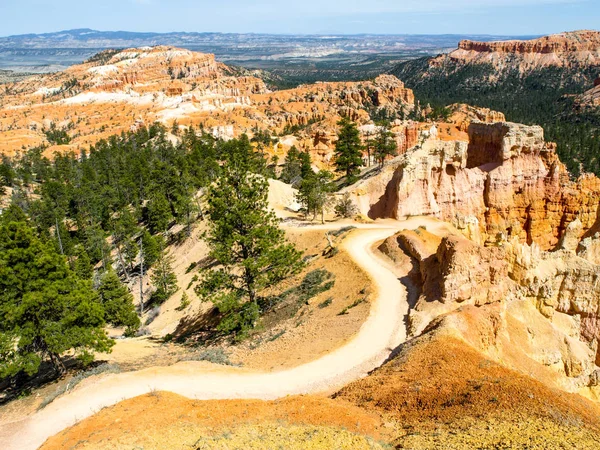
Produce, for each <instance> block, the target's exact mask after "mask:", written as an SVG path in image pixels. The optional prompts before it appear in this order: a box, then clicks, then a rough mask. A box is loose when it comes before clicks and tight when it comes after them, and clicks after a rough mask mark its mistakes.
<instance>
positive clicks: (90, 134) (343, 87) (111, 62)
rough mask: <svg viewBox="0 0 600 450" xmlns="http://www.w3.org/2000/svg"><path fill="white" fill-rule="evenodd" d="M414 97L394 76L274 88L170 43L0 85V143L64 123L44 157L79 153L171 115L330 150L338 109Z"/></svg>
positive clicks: (34, 141)
mask: <svg viewBox="0 0 600 450" xmlns="http://www.w3.org/2000/svg"><path fill="white" fill-rule="evenodd" d="M413 104H414V96H413V94H412V91H410V90H409V89H406V88H405V87H404V84H403V83H402V82H401V81H400V80H398V79H397V78H395V77H393V76H391V75H382V76H379V77H377V78H376V79H375V80H373V81H365V82H357V83H318V84H315V85H306V86H300V87H298V88H296V89H291V90H286V91H277V92H271V91H270V90H269V89H268V88H267V86H266V85H265V83H264V82H263V80H262V79H260V78H258V77H256V76H255V74H254V73H249V72H246V71H242V70H239V69H233V68H230V67H227V66H225V65H224V64H221V63H218V62H216V61H215V58H214V56H213V55H208V54H202V53H196V52H192V51H189V50H182V49H177V48H172V47H144V48H139V49H128V50H123V51H112V50H107V51H105V52H102V53H100V54H98V55H96V56H95V57H93V58H91V59H90V60H89V61H88V62H87V63H84V64H82V65H78V66H73V67H71V68H69V69H68V70H66V71H65V72H60V73H56V74H50V75H43V76H36V77H32V78H29V79H26V80H24V81H22V82H19V83H14V84H8V85H6V86H4V87H3V89H1V90H0V151H2V152H3V153H5V154H14V153H15V152H16V151H19V150H21V149H22V148H25V149H27V148H31V147H33V146H37V145H48V144H52V143H48V141H47V139H46V136H45V134H44V130H47V129H49V128H50V127H51V126H52V124H54V126H56V127H57V128H59V129H64V130H66V131H67V132H68V134H69V136H70V138H71V142H70V143H69V145H68V146H66V147H54V148H50V149H49V150H48V151H47V154H48V155H51V154H52V152H53V151H68V150H72V151H77V150H78V149H80V148H86V147H87V146H89V145H90V144H93V143H95V142H97V141H98V140H99V139H101V138H106V137H108V136H110V135H113V134H115V133H120V132H122V131H126V130H129V129H130V128H132V127H136V126H139V125H142V124H147V125H148V124H151V123H153V122H155V121H159V122H162V123H164V124H165V125H167V126H169V127H171V126H172V125H173V123H174V122H175V121H177V123H178V124H179V125H184V126H189V125H194V126H196V127H199V126H202V127H204V128H205V129H208V130H210V131H212V133H214V134H215V135H216V136H220V137H224V138H231V137H236V136H239V135H240V134H242V133H249V134H252V132H253V130H256V129H268V130H269V131H270V132H271V133H278V134H284V135H285V134H288V133H289V134H290V136H289V137H288V139H282V140H281V146H282V147H285V146H288V147H289V145H291V144H297V145H298V146H301V147H304V148H305V149H307V150H309V151H315V152H318V151H319V147H320V149H321V150H329V148H330V146H331V136H334V135H335V129H336V123H337V121H338V120H339V119H340V117H342V116H343V117H349V118H351V119H352V120H354V121H357V122H358V123H359V124H361V125H365V124H369V123H370V121H371V119H370V114H372V113H374V112H381V111H382V110H387V111H388V112H389V113H393V114H397V113H400V112H401V113H402V114H404V113H408V112H409V111H411V110H412V108H413ZM396 127H397V128H398V127H400V128H398V129H397V130H396V133H397V135H398V140H399V141H398V142H399V145H401V146H403V147H404V148H405V149H406V148H409V147H410V146H412V145H414V143H415V142H413V141H414V140H415V138H411V136H413V135H414V133H413V134H411V133H410V132H407V131H406V129H409V128H411V127H413V128H414V126H413V125H411V124H409V123H405V122H399V123H398V124H397V125H396ZM292 131H294V132H295V134H296V136H291V132H292ZM401 136H404V137H401ZM402 139H404V141H403V140H402ZM407 139H408V142H406V141H407ZM411 139H412V140H411Z"/></svg>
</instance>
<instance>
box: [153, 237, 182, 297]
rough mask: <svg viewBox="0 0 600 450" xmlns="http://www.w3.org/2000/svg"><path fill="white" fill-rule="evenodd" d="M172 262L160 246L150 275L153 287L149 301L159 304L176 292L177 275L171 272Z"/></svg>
mask: <svg viewBox="0 0 600 450" xmlns="http://www.w3.org/2000/svg"><path fill="white" fill-rule="evenodd" d="M172 263H173V258H172V257H171V256H169V255H168V254H167V252H166V251H165V250H163V249H162V248H161V250H160V252H159V255H158V258H157V260H156V263H155V264H154V270H153V272H152V275H151V276H150V279H151V280H152V284H153V285H154V287H155V291H154V292H153V293H152V297H151V299H150V303H152V304H159V305H160V304H162V303H164V302H165V301H167V300H168V299H169V298H170V297H171V296H172V295H173V294H174V293H175V292H177V277H176V276H175V273H173V269H172V267H171V264H172Z"/></svg>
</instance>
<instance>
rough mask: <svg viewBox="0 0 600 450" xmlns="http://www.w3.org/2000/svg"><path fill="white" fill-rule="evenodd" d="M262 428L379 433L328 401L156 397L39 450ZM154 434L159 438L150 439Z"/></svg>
mask: <svg viewBox="0 0 600 450" xmlns="http://www.w3.org/2000/svg"><path fill="white" fill-rule="evenodd" d="M264 422H285V424H306V425H314V426H323V425H326V426H332V427H336V428H343V429H346V430H349V431H351V432H356V433H360V434H366V435H369V436H372V437H374V438H377V439H378V438H380V437H381V433H382V430H381V429H380V427H381V425H382V424H381V421H380V419H379V418H378V416H377V415H375V414H371V413H368V412H365V411H364V410H361V409H360V408H357V407H356V406H353V405H350V404H347V403H345V402H340V401H334V400H331V399H328V398H321V397H313V396H302V397H289V398H286V399H283V400H278V401H273V402H265V401H260V400H247V401H237V400H219V401H194V400H189V399H187V398H184V397H181V396H178V395H175V394H171V393H168V392H159V393H156V394H149V395H145V396H141V397H136V398H133V399H129V400H126V401H123V402H121V403H119V404H118V405H115V406H113V407H111V408H106V409H104V410H102V411H100V412H99V413H98V414H96V415H94V416H92V417H90V418H89V419H86V420H84V421H82V422H80V423H79V424H77V425H75V426H73V427H71V428H69V429H67V430H65V431H63V432H61V433H59V434H57V435H56V436H53V437H52V438H50V439H49V440H48V441H46V443H45V444H44V445H43V446H42V447H41V448H42V449H44V450H51V449H64V448H78V447H80V448H81V447H87V448H131V447H132V446H133V447H140V446H144V445H150V446H154V447H153V448H161V447H160V445H159V446H158V447H156V445H157V444H161V442H157V441H156V439H161V437H160V436H162V439H164V445H166V446H167V447H169V446H170V445H175V443H178V444H181V442H182V440H184V441H185V440H187V439H189V437H190V435H191V434H194V432H197V433H198V434H200V433H201V432H203V433H206V431H207V429H208V430H209V431H212V432H213V433H215V434H216V433H218V432H222V431H223V430H227V429H231V428H235V427H239V426H241V425H245V424H254V423H264ZM158 430H160V436H157V435H156V433H155V431H158ZM194 430H196V431H194ZM200 430H202V431H200ZM384 431H385V430H384ZM198 434H197V435H198ZM192 442H193V439H192ZM167 447H162V448H167ZM171 448H172V447H171Z"/></svg>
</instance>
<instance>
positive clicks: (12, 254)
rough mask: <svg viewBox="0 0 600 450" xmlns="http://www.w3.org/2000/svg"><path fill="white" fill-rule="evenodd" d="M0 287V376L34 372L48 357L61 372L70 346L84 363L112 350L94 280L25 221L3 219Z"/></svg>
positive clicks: (0, 228) (0, 226)
mask: <svg viewBox="0 0 600 450" xmlns="http://www.w3.org/2000/svg"><path fill="white" fill-rule="evenodd" d="M0 292H1V293H2V295H1V296H0V378H3V377H6V376H11V375H15V374H17V373H19V372H20V371H25V372H26V373H27V374H30V375H31V374H34V373H36V372H37V370H38V368H39V366H40V363H41V361H42V360H43V359H45V358H47V359H49V360H50V361H51V363H52V364H53V366H54V368H55V370H56V371H57V372H58V373H62V372H63V371H64V369H65V368H64V364H63V362H62V355H63V354H64V353H65V352H67V351H69V350H73V351H74V352H75V354H76V355H77V356H78V357H79V358H80V359H81V360H82V361H83V362H85V363H89V362H91V361H92V360H93V357H94V356H93V352H108V351H110V348H111V346H112V345H113V341H112V340H111V339H109V337H108V336H107V335H106V333H105V331H104V329H103V326H104V323H105V322H104V309H103V308H102V304H101V303H100V301H99V299H98V295H97V293H95V292H94V291H93V290H92V288H91V283H90V282H89V281H85V280H82V279H81V278H79V277H78V276H77V275H76V274H75V273H74V272H72V271H71V269H69V267H68V265H67V262H66V259H65V258H64V257H63V256H62V255H60V254H59V253H58V252H57V251H56V248H55V247H54V245H52V243H51V242H46V243H43V242H42V241H41V240H40V239H39V238H38V237H37V236H36V235H35V234H34V232H33V230H32V229H31V228H30V227H29V225H28V224H27V223H25V222H8V223H7V222H6V221H4V220H3V221H2V223H1V225H0Z"/></svg>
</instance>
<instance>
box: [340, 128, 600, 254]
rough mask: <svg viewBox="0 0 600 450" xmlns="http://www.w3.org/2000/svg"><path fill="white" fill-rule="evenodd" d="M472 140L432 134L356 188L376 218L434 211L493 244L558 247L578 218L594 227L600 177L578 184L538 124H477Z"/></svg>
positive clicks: (365, 210)
mask: <svg viewBox="0 0 600 450" xmlns="http://www.w3.org/2000/svg"><path fill="white" fill-rule="evenodd" d="M468 138H469V142H465V141H461V140H450V141H442V140H439V139H429V140H427V141H426V142H424V144H423V145H422V146H418V147H416V148H415V149H413V150H411V151H410V152H408V153H407V154H405V155H404V156H402V157H400V158H397V159H395V160H394V161H392V162H391V163H390V164H388V166H387V167H386V168H385V169H384V170H383V171H382V173H381V174H380V175H378V176H377V177H375V178H373V179H367V180H365V181H364V182H363V183H361V184H359V185H358V186H355V187H353V188H352V189H351V191H352V192H353V194H354V196H355V197H356V199H357V203H358V204H359V205H360V207H361V209H362V212H363V213H364V214H368V215H369V217H371V218H378V217H392V218H401V217H406V216H410V215H433V216H436V217H439V218H440V219H442V220H445V221H449V222H454V223H455V224H456V225H457V226H459V227H460V228H462V229H465V230H469V233H471V237H472V238H473V239H475V240H477V241H481V242H486V243H488V244H490V243H494V242H497V241H498V240H502V239H506V238H511V237H513V236H516V237H517V238H518V239H519V240H520V241H521V242H525V243H529V244H532V243H534V242H535V243H537V244H538V245H540V246H541V247H542V248H543V249H550V248H553V247H554V246H555V245H556V244H557V243H558V241H559V238H560V237H561V236H562V235H563V233H564V231H565V229H566V227H567V225H568V224H569V223H570V222H572V221H573V220H575V219H576V218H578V219H579V220H580V221H581V223H582V233H583V232H585V231H587V230H589V229H591V228H592V227H594V226H595V225H596V222H597V215H598V202H599V201H600V180H598V178H596V177H594V176H591V175H584V176H581V177H580V178H579V179H578V180H576V181H572V180H571V179H570V178H569V174H568V172H567V171H566V169H565V167H564V165H563V164H562V163H561V162H560V161H559V159H558V157H557V155H556V153H555V146H554V145H553V144H551V143H547V142H545V141H544V134H543V130H542V129H541V128H540V127H537V126H525V125H518V124H512V123H493V124H485V123H480V122H479V123H478V122H474V123H471V124H470V125H469V127H468Z"/></svg>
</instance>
